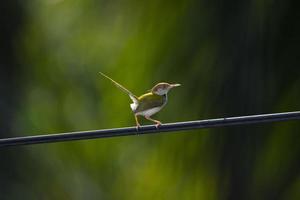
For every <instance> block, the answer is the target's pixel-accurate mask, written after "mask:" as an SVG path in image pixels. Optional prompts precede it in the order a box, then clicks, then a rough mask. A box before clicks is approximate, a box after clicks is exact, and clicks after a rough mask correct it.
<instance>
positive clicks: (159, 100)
mask: <svg viewBox="0 0 300 200" xmlns="http://www.w3.org/2000/svg"><path fill="white" fill-rule="evenodd" d="M138 100H139V105H138V107H137V109H136V110H135V112H142V111H145V110H148V109H151V108H155V107H161V106H163V105H164V103H165V100H166V99H165V97H164V96H160V95H156V94H153V93H147V94H144V95H142V96H140V97H139V98H138Z"/></svg>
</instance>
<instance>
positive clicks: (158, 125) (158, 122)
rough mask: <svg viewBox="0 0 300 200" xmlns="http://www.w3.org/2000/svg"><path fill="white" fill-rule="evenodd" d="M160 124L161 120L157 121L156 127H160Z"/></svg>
mask: <svg viewBox="0 0 300 200" xmlns="http://www.w3.org/2000/svg"><path fill="white" fill-rule="evenodd" d="M160 126H161V122H160V121H157V122H156V124H155V127H156V129H158V128H159V127H160Z"/></svg>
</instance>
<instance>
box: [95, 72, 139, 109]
mask: <svg viewBox="0 0 300 200" xmlns="http://www.w3.org/2000/svg"><path fill="white" fill-rule="evenodd" d="M99 74H101V75H102V76H104V77H105V78H107V79H108V80H110V81H111V82H113V83H114V84H115V85H116V86H117V87H118V88H120V89H121V90H122V91H123V92H125V93H126V94H128V95H129V97H130V99H131V100H132V101H133V104H135V105H138V97H137V96H135V95H134V94H133V93H132V92H130V91H129V90H128V89H126V88H125V87H124V86H123V85H121V84H120V83H118V82H116V81H114V80H113V79H111V78H110V77H108V76H107V75H105V74H103V73H102V72H99Z"/></svg>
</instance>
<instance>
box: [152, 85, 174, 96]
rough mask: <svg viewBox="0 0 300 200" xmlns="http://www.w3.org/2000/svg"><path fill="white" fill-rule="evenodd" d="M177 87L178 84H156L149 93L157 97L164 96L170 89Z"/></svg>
mask: <svg viewBox="0 0 300 200" xmlns="http://www.w3.org/2000/svg"><path fill="white" fill-rule="evenodd" d="M178 86H180V84H178V83H174V84H170V83H158V84H156V85H155V86H154V87H153V88H152V89H151V92H152V93H154V94H158V95H165V94H167V93H168V92H169V90H170V89H172V88H174V87H178Z"/></svg>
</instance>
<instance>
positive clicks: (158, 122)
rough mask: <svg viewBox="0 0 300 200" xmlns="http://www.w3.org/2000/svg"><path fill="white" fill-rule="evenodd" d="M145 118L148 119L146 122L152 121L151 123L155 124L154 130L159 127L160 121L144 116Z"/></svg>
mask: <svg viewBox="0 0 300 200" xmlns="http://www.w3.org/2000/svg"><path fill="white" fill-rule="evenodd" d="M145 118H146V119H148V120H150V121H152V122H155V123H156V124H155V127H156V128H158V127H159V126H160V125H161V122H160V121H158V120H155V119H152V118H150V117H149V116H145Z"/></svg>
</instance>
